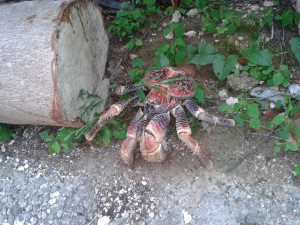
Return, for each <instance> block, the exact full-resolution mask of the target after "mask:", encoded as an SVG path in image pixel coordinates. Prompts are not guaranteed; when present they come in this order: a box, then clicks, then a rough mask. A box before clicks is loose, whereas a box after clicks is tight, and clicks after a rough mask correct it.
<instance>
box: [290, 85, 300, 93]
mask: <svg viewBox="0 0 300 225" xmlns="http://www.w3.org/2000/svg"><path fill="white" fill-rule="evenodd" d="M289 93H290V94H292V95H294V94H295V95H300V86H299V84H291V85H290V86H289Z"/></svg>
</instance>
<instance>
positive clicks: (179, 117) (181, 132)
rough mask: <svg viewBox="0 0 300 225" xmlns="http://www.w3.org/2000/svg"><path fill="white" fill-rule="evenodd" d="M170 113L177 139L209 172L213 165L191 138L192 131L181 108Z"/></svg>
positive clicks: (179, 106) (178, 107)
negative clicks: (174, 121) (174, 123)
mask: <svg viewBox="0 0 300 225" xmlns="http://www.w3.org/2000/svg"><path fill="white" fill-rule="evenodd" d="M171 112H172V114H173V115H174V117H175V119H176V131H177V135H178V137H179V139H180V140H181V141H182V142H183V143H184V144H185V145H187V146H188V147H189V148H190V149H191V150H192V152H193V154H194V155H196V157H197V158H198V159H199V161H200V162H201V164H202V165H203V166H204V167H205V168H206V169H207V170H210V169H211V168H212V167H213V163H212V161H211V160H210V157H209V154H208V153H207V152H206V151H204V150H203V149H202V148H201V147H200V146H199V144H198V142H197V141H196V140H195V139H194V138H193V137H192V136H191V133H192V131H191V128H190V126H189V123H188V120H187V118H186V115H185V112H184V110H183V108H182V106H181V105H177V106H176V107H175V108H174V109H172V111H171Z"/></svg>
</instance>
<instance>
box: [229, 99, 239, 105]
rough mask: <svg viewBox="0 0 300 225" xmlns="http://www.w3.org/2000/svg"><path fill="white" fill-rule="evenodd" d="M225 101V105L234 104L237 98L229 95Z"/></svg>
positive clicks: (237, 101)
mask: <svg viewBox="0 0 300 225" xmlns="http://www.w3.org/2000/svg"><path fill="white" fill-rule="evenodd" d="M226 103H227V105H234V104H236V103H239V100H238V98H236V97H229V98H227V99H226Z"/></svg>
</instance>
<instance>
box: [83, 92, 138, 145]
mask: <svg viewBox="0 0 300 225" xmlns="http://www.w3.org/2000/svg"><path fill="white" fill-rule="evenodd" d="M138 103H139V97H137V96H136V97H133V98H130V99H127V100H125V101H122V102H117V103H115V104H113V105H111V106H110V108H109V109H108V110H107V111H105V112H104V113H103V114H102V115H101V116H100V118H99V120H98V121H97V122H96V123H95V124H94V126H92V128H91V129H90V130H89V131H88V132H87V133H86V134H85V135H84V136H85V139H86V140H87V141H88V143H90V144H91V141H92V140H93V139H94V138H95V136H96V134H97V132H98V131H99V130H100V128H101V127H102V126H103V125H105V124H106V123H107V122H108V121H110V120H111V119H112V118H113V117H115V116H117V115H119V114H120V113H121V112H122V111H123V110H124V108H126V107H128V106H134V105H136V104H138Z"/></svg>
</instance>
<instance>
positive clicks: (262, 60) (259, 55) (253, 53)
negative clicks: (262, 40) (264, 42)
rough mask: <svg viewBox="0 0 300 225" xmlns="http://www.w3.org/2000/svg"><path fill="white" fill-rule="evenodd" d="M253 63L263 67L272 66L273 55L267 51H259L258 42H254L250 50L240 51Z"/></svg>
mask: <svg viewBox="0 0 300 225" xmlns="http://www.w3.org/2000/svg"><path fill="white" fill-rule="evenodd" d="M240 52H241V54H242V55H243V56H244V57H245V58H246V59H248V60H249V61H250V62H251V63H253V64H256V65H261V66H271V65H272V54H271V53H270V52H269V51H268V50H267V49H264V50H259V44H258V42H252V43H251V46H250V47H249V48H248V49H244V50H241V51H240Z"/></svg>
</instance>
